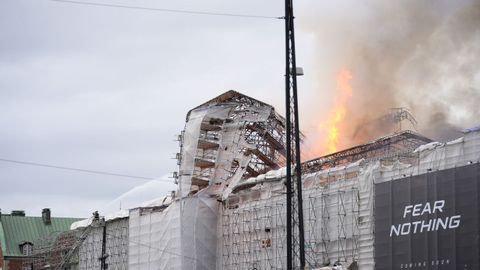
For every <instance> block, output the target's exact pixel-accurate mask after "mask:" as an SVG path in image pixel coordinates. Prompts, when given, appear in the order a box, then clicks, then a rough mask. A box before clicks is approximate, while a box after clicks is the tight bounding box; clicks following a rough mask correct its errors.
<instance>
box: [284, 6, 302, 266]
mask: <svg viewBox="0 0 480 270" xmlns="http://www.w3.org/2000/svg"><path fill="white" fill-rule="evenodd" d="M284 19H285V58H286V59H285V61H286V65H285V105H286V110H285V114H286V117H285V118H286V133H287V134H286V147H287V151H286V152H287V153H286V159H287V160H286V167H287V179H286V185H287V195H286V196H287V198H286V200H287V209H286V210H287V211H286V216H287V269H294V268H295V263H296V262H297V260H298V262H299V263H300V265H299V266H300V269H304V268H305V236H304V227H303V200H302V172H301V160H300V131H299V120H298V98H297V66H296V56H295V33H294V23H293V20H294V16H293V0H285V18H284ZM292 168H293V169H294V170H295V173H294V175H295V178H296V179H295V180H296V181H295V182H296V183H294V182H293V181H292ZM295 192H296V194H295ZM296 233H298V235H296Z"/></svg>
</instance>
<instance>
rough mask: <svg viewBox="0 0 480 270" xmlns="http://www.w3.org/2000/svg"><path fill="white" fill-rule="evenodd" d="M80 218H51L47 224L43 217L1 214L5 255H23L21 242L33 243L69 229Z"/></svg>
mask: <svg viewBox="0 0 480 270" xmlns="http://www.w3.org/2000/svg"><path fill="white" fill-rule="evenodd" d="M78 220H80V219H78V218H57V217H52V218H51V224H49V225H46V224H45V223H44V222H43V220H42V218H41V217H25V216H12V215H1V217H0V244H1V246H2V252H3V256H5V257H6V256H23V254H22V252H21V250H20V244H22V243H25V242H31V243H33V242H34V241H35V240H37V239H40V238H42V237H45V236H48V235H53V234H55V233H58V232H63V231H68V230H69V229H70V225H71V224H72V223H73V222H75V221H78Z"/></svg>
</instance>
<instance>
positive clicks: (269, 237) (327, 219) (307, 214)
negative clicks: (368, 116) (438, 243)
mask: <svg viewBox="0 0 480 270" xmlns="http://www.w3.org/2000/svg"><path fill="white" fill-rule="evenodd" d="M478 162H480V133H479V132H476V133H475V132H473V133H469V134H466V135H465V137H464V138H460V139H458V140H455V141H452V142H449V143H446V144H441V143H431V144H427V145H425V146H421V147H420V148H418V149H417V150H416V151H414V152H412V153H409V154H406V155H402V156H394V157H388V158H381V159H379V160H370V161H359V162H357V163H352V164H349V165H347V166H340V167H335V168H331V169H328V170H323V171H320V172H317V173H314V174H310V175H305V176H304V197H303V199H304V201H303V203H304V204H303V208H304V223H305V240H306V241H305V243H306V250H305V251H306V259H307V262H308V265H310V266H311V267H321V266H323V265H330V266H332V265H333V264H334V263H335V262H340V263H342V264H343V265H344V266H349V265H351V264H352V263H353V262H355V265H356V266H357V267H358V269H362V270H363V269H366V270H369V269H374V268H375V260H374V256H375V244H374V222H375V217H374V209H375V207H374V206H375V201H374V194H375V187H374V185H375V184H376V183H382V182H389V181H392V180H396V179H399V181H402V180H401V179H402V178H406V177H412V176H415V175H420V174H425V173H429V172H435V171H441V170H446V169H449V168H455V167H461V166H466V165H468V164H472V163H478ZM283 180H284V176H283V175H280V176H278V174H276V173H275V172H271V173H267V174H266V175H263V176H259V177H257V178H256V179H249V180H247V183H248V184H249V186H250V187H248V188H246V189H244V190H242V191H236V192H234V193H232V194H230V196H229V197H228V199H227V201H226V203H225V204H224V206H223V208H222V210H221V215H220V217H221V220H220V222H219V227H218V231H219V232H221V233H219V237H218V243H219V244H218V245H219V251H218V252H217V269H254V268H256V269H269V268H277V269H282V268H285V264H286V245H285V238H286V235H285V224H286V219H285V209H286V206H285V188H284V184H283ZM452 181H453V179H452ZM255 183H257V184H255ZM244 185H245V183H244ZM246 186H248V185H246ZM251 186H253V187H251ZM394 192H395V191H394ZM469 269H470V268H469Z"/></svg>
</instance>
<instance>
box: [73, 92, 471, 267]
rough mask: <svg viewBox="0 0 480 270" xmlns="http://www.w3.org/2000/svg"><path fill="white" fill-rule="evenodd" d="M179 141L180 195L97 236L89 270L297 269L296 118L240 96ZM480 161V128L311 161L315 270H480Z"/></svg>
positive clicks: (407, 136)
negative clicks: (292, 191)
mask: <svg viewBox="0 0 480 270" xmlns="http://www.w3.org/2000/svg"><path fill="white" fill-rule="evenodd" d="M179 139H180V153H179V154H178V155H177V157H178V161H179V162H178V164H179V173H178V174H176V176H177V178H176V181H178V186H179V188H178V191H177V192H174V193H172V194H171V195H170V196H167V197H165V198H163V199H161V200H158V201H156V202H153V203H152V202H151V203H149V204H146V205H143V206H140V207H137V208H134V209H130V210H129V211H124V212H123V213H120V214H116V215H113V217H114V218H106V222H105V225H100V227H98V228H95V229H91V230H90V233H89V235H88V236H86V237H84V240H82V241H83V245H87V246H84V247H80V248H79V250H80V251H81V252H80V253H79V258H78V261H79V262H80V266H81V265H82V262H91V267H90V266H87V267H83V268H82V267H80V268H81V269H93V268H95V267H96V268H98V265H99V263H101V261H100V259H101V258H107V259H106V260H108V258H110V257H111V258H116V257H115V256H116V255H115V254H117V253H118V254H123V255H122V256H123V257H124V258H127V259H125V260H119V264H118V265H117V264H115V262H114V261H110V262H109V264H111V267H110V268H115V269H285V268H286V249H287V248H288V247H287V246H286V201H285V200H286V198H285V192H286V188H285V184H284V181H285V168H284V164H285V160H284V154H285V124H284V119H283V118H282V117H281V116H279V115H278V114H277V113H276V112H275V110H274V109H273V107H271V106H269V105H267V104H265V103H263V102H260V101H258V100H255V99H253V98H250V97H247V96H245V95H242V94H240V93H238V92H235V91H229V92H226V93H225V94H223V95H220V96H218V97H216V98H214V99H212V100H210V101H208V102H206V103H204V104H202V105H200V106H198V107H196V108H194V109H192V110H191V111H190V112H189V113H188V114H187V121H186V124H185V129H184V131H183V132H182V134H181V136H180V138H179ZM479 162H480V128H476V129H470V130H465V133H464V136H463V137H461V138H459V139H457V140H454V141H450V142H447V143H439V142H432V141H431V140H430V139H428V138H426V137H424V136H422V135H420V134H418V133H415V132H411V131H399V132H396V133H394V134H392V135H389V136H384V137H381V138H378V139H376V140H374V141H371V142H368V143H364V144H360V145H356V146H354V147H350V148H348V149H345V150H342V151H337V152H333V153H330V154H328V155H324V156H321V157H319V158H315V159H312V160H309V161H306V162H303V164H302V167H303V172H304V175H303V178H302V181H303V190H304V200H303V203H304V205H303V209H304V224H305V251H306V261H307V266H308V268H309V269H334V267H335V269H341V268H339V267H345V268H347V269H362V270H363V269H405V268H416V269H460V268H461V269H478V268H479V267H480V265H479V255H478V254H479V252H478V249H479V238H478V235H479V228H480V224H479V219H478V213H479V210H480V200H479V196H478V194H479V191H480V190H479V186H480V185H479V184H480V183H479V181H480V165H479ZM109 224H110V225H109ZM78 225H81V224H76V225H75V226H74V227H75V228H76V227H79V226H78ZM82 226H83V227H86V228H88V227H92V226H93V225H92V224H89V223H88V222H87V223H85V224H83V225H81V226H80V227H82ZM102 226H104V227H105V228H106V229H101V228H102ZM85 231H86V230H85ZM89 239H90V240H89ZM95 239H96V240H95ZM102 239H103V240H102ZM88 245H90V246H88ZM102 245H103V246H104V247H105V248H104V249H103V251H102V249H101V247H102ZM120 251H121V252H120ZM119 252H120V253H119ZM122 256H120V257H122ZM117 257H118V256H117ZM120 257H119V258H120ZM110 260H111V259H110ZM93 265H97V266H95V267H94V266H93ZM340 265H341V266H340Z"/></svg>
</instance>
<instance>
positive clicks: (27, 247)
mask: <svg viewBox="0 0 480 270" xmlns="http://www.w3.org/2000/svg"><path fill="white" fill-rule="evenodd" d="M20 248H21V249H22V254H23V255H25V256H30V255H32V253H33V244H32V243H28V242H27V243H24V244H22V245H20Z"/></svg>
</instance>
